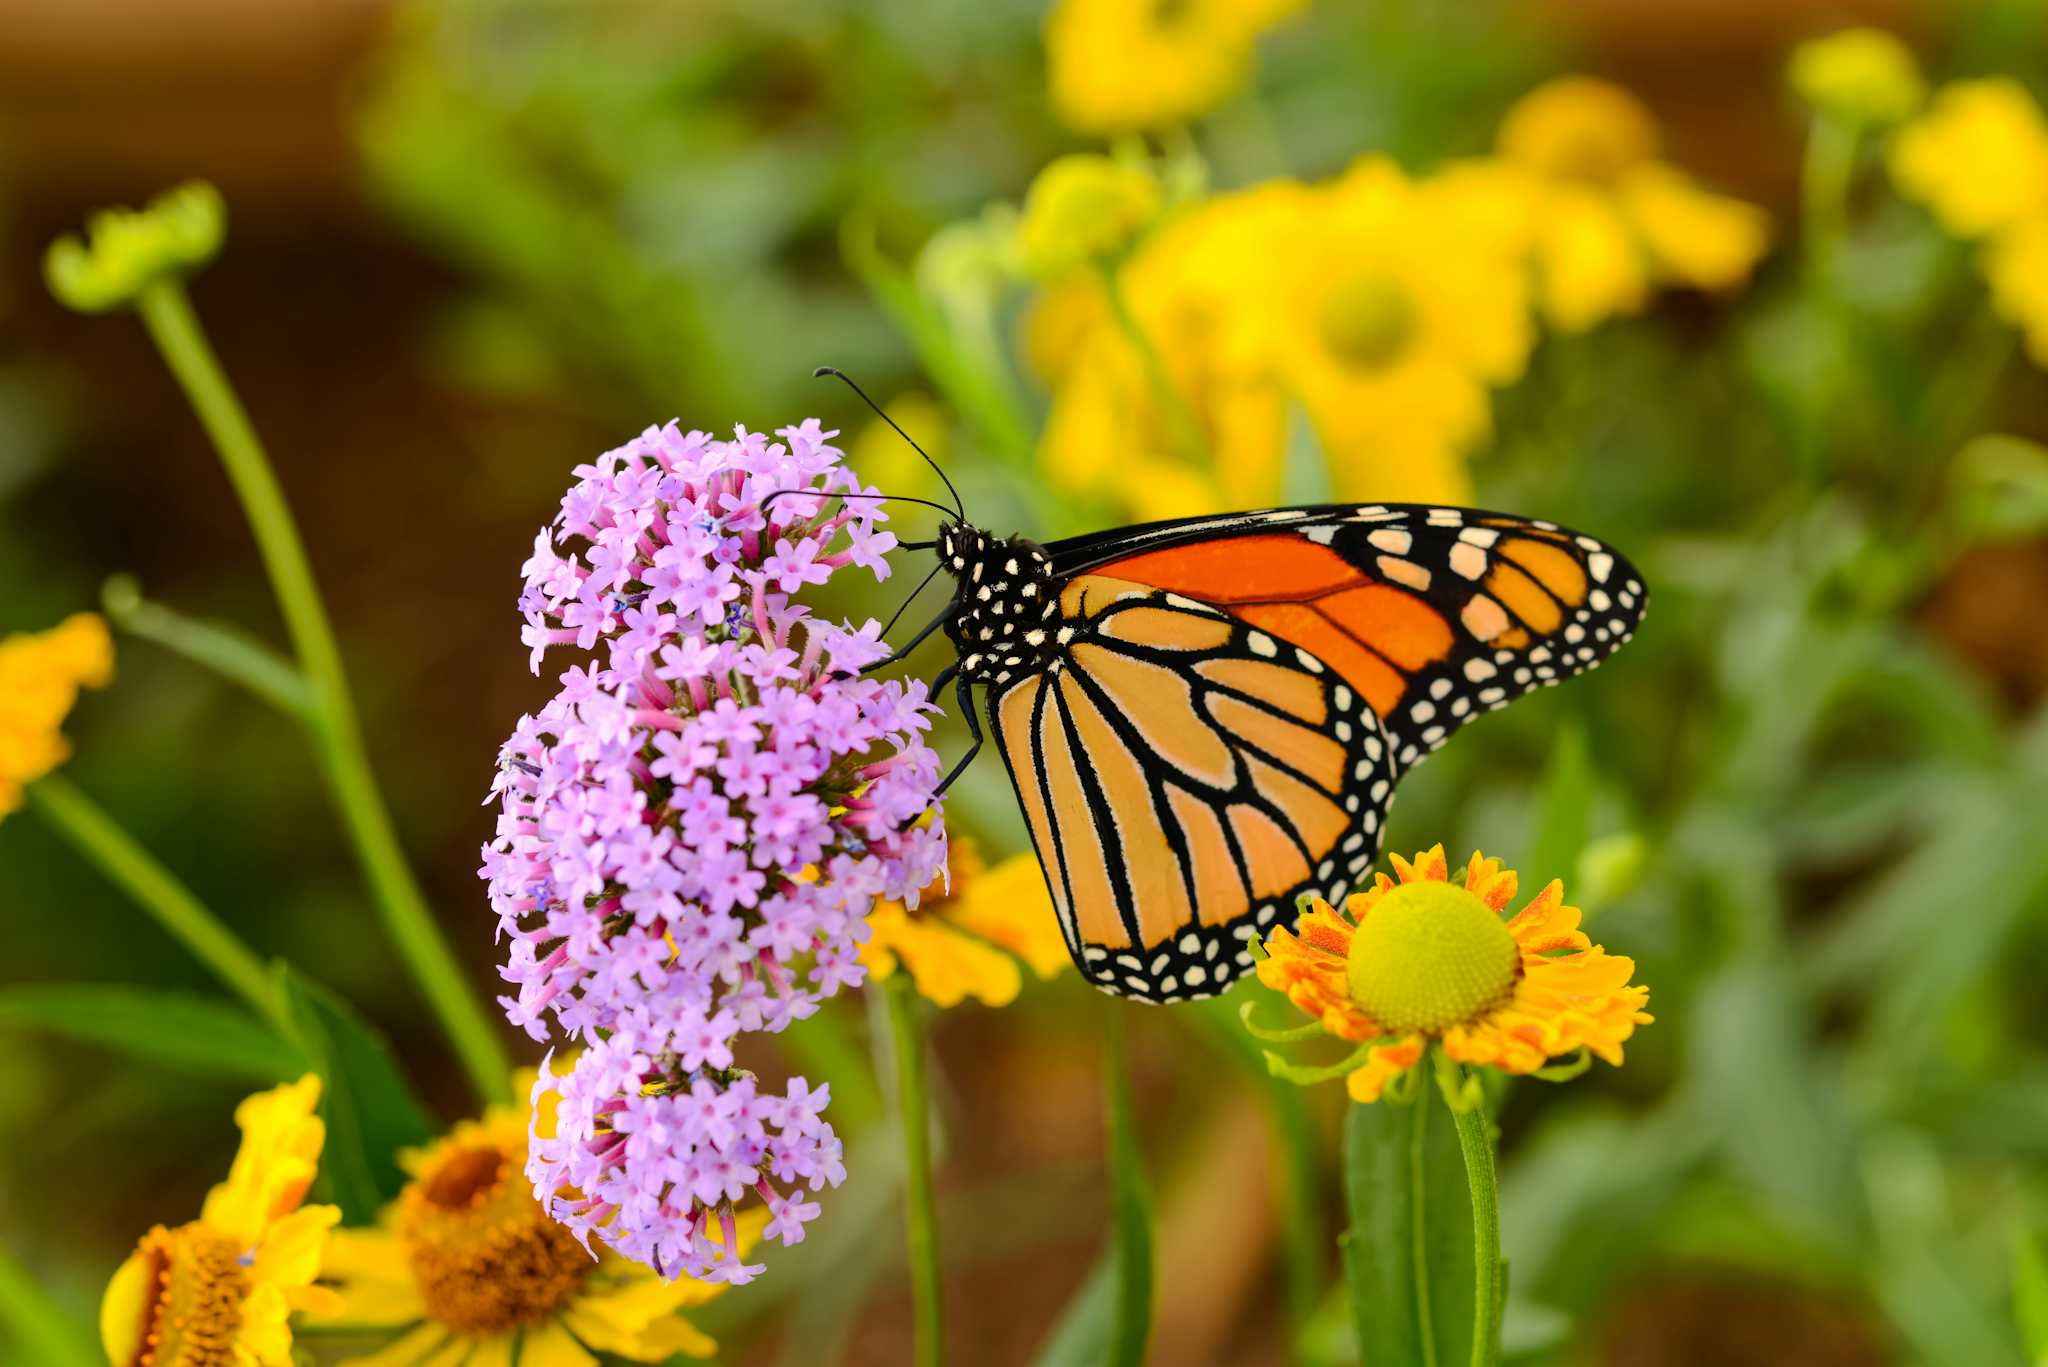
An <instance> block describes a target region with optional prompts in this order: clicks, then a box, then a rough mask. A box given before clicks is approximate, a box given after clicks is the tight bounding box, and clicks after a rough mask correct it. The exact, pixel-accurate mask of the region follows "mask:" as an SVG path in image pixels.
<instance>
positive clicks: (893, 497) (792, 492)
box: [761, 489, 956, 550]
mask: <svg viewBox="0 0 2048 1367" xmlns="http://www.w3.org/2000/svg"><path fill="white" fill-rule="evenodd" d="M800 497H809V498H841V499H846V498H877V499H882V500H884V501H886V502H890V503H920V504H923V505H924V506H925V507H927V508H936V509H937V510H938V511H940V512H942V513H944V514H946V515H947V516H948V517H952V516H955V515H956V514H955V513H954V511H953V509H951V508H948V507H947V506H946V505H945V504H943V503H934V502H932V501H931V500H930V499H928V498H914V497H912V496H911V495H909V494H858V493H856V494H844V493H838V492H836V491H835V492H827V491H826V490H824V489H777V490H776V491H775V492H774V493H772V494H770V495H768V497H766V498H764V499H762V500H761V507H762V508H763V509H766V508H768V507H770V506H771V505H772V504H774V502H775V500H776V499H778V498H800ZM899 544H901V545H903V546H904V547H905V548H906V549H908V550H929V549H931V547H933V546H935V545H937V544H938V543H937V542H935V541H932V542H927V541H914V542H902V543H899Z"/></svg>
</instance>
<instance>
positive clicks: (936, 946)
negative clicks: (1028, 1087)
mask: <svg viewBox="0 0 2048 1367" xmlns="http://www.w3.org/2000/svg"><path fill="white" fill-rule="evenodd" d="M947 864H948V873H947V875H946V876H945V877H942V878H940V879H939V880H938V881H936V882H934V883H933V884H932V885H931V886H930V887H929V888H926V889H925V891H924V895H923V896H922V897H920V898H919V899H918V905H917V908H916V910H914V911H913V910H909V909H906V908H905V907H904V906H903V904H902V903H900V902H877V903H876V904H875V909H874V910H873V911H872V912H870V913H868V938H867V941H866V942H865V943H863V944H862V945H861V947H860V961H861V963H862V964H864V965H866V967H867V970H868V973H869V974H870V975H871V976H872V977H873V978H874V979H875V980H876V981H878V982H880V981H885V980H886V979H888V978H890V977H891V976H893V975H894V974H895V972H896V970H897V968H898V967H899V966H900V967H901V968H903V969H904V970H905V971H906V972H908V973H909V974H910V977H911V981H913V982H915V983H916V984H917V990H918V991H919V992H921V993H923V994H924V995H925V996H926V997H928V998H930V999H931V1000H932V1001H933V1002H935V1003H937V1004H938V1005H939V1006H958V1005H959V1004H960V1003H961V1002H962V1001H963V1000H965V999H966V998H968V997H973V998H975V999H977V1000H979V1001H982V1002H985V1003H987V1004H988V1005H990V1006H1008V1005H1009V1004H1010V1003H1011V1002H1013V1001H1015V1000H1016V999H1017V993H1018V992H1019V991H1021V990H1022V989H1023V986H1024V978H1023V975H1022V974H1021V973H1020V972H1019V971H1018V969H1017V959H1022V960H1023V961H1024V962H1025V963H1027V964H1029V965H1030V966H1031V970H1032V972H1034V973H1036V974H1037V975H1038V976H1039V977H1041V978H1051V977H1052V976H1054V975H1055V974H1057V973H1058V972H1059V971H1060V969H1061V968H1062V967H1064V966H1065V965H1066V963H1067V946H1066V942H1065V941H1064V940H1063V939H1061V938H1060V928H1059V918H1058V917H1057V916H1056V915H1055V914H1054V912H1053V909H1052V897H1051V895H1050V894H1049V893H1047V892H1046V890H1045V877H1044V875H1043V874H1041V873H1040V872H1039V870H1038V859H1037V857H1036V856H1034V855H1030V854H1018V855H1012V856H1011V857H1010V858H1008V859H1005V860H1003V861H1002V862H1001V863H1000V864H997V865H996V866H995V867H994V868H988V867H986V866H985V865H984V864H983V862H982V859H981V854H980V851H979V850H977V849H976V848H975V845H974V842H973V841H971V840H968V839H966V838H964V837H956V838H955V839H954V840H953V843H952V846H951V849H950V850H949V851H948V855H947ZM948 880H950V883H951V886H950V888H949V887H948ZM1004 951H1008V952H1007V953H1005V952H1004ZM1012 955H1014V956H1016V957H1015V958H1012V957H1011V956H1012Z"/></svg>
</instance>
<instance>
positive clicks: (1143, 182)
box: [1018, 152, 1161, 278]
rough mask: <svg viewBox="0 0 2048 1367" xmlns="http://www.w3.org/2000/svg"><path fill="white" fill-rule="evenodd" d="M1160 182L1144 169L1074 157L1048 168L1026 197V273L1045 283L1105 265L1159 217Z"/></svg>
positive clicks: (1087, 155)
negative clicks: (1076, 270)
mask: <svg viewBox="0 0 2048 1367" xmlns="http://www.w3.org/2000/svg"><path fill="white" fill-rule="evenodd" d="M1160 198H1161V191H1160V184H1159V178H1158V177H1157V176H1155V175H1153V174H1152V172H1151V169H1150V168H1148V167H1146V166H1144V165H1143V164H1141V163H1137V162H1133V161H1128V160H1124V159H1122V158H1117V157H1105V156H1101V155H1099V154H1096V153H1093V152H1076V153H1072V154H1070V155H1068V156H1064V157H1057V158H1055V159H1053V160H1052V161H1051V162H1049V163H1047V165H1046V167H1045V169H1044V170H1042V171H1040V172H1039V173H1038V175H1037V177H1036V178H1035V179H1033V180H1032V182H1031V188H1030V190H1029V191H1028V192H1027V193H1026V194H1025V196H1024V217H1023V222H1022V224H1021V225H1020V226H1019V229H1018V238H1019V243H1020V246H1021V247H1022V249H1023V253H1024V261H1025V265H1026V268H1027V269H1028V270H1030V271H1031V272H1032V273H1033V274H1034V275H1038V276H1041V277H1045V278H1051V277H1054V276H1059V275H1063V274H1065V273H1066V272H1068V271H1070V270H1073V269H1074V268H1075V267H1077V266H1081V265H1085V264H1086V263H1088V262H1090V261H1099V260H1107V259H1108V258H1110V257H1113V256H1116V255H1118V254H1119V253H1121V252H1122V251H1123V250H1124V249H1125V248H1127V247H1129V246H1130V245H1131V244H1132V243H1133V242H1135V241H1136V240H1137V238H1138V235H1139V234H1140V233H1142V232H1143V231H1144V230H1145V228H1146V226H1147V225H1148V224H1150V223H1151V222H1152V219H1153V218H1154V217H1155V216H1156V215H1157V214H1158V213H1159V205H1160Z"/></svg>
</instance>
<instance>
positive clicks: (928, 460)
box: [811, 365, 967, 522]
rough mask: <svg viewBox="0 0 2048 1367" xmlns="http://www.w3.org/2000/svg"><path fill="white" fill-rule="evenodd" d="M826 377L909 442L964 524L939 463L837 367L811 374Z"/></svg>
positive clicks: (957, 499) (964, 510)
mask: <svg viewBox="0 0 2048 1367" xmlns="http://www.w3.org/2000/svg"><path fill="white" fill-rule="evenodd" d="M827 375H831V376H833V377H835V378H836V379H838V380H839V381H840V383H842V384H844V385H845V386H846V387H847V388H848V389H851V390H852V391H853V392H854V393H856V394H858V395H860V401H861V402H862V403H864V404H866V405H867V406H868V407H869V408H872V409H873V410H875V416H876V417H878V418H880V419H881V420H882V421H883V422H886V423H888V424H889V426H890V427H892V428H894V429H895V432H896V435H897V436H899V437H901V438H903V440H905V441H907V442H910V449H911V450H913V451H915V452H917V454H919V455H920V456H923V457H924V463H925V464H926V465H929V466H931V467H932V473H933V474H935V475H937V476H938V477H939V482H940V483H941V484H943V485H945V486H946V492H947V493H949V494H951V495H952V496H953V512H954V514H955V515H956V516H958V517H959V519H960V520H961V521H962V522H965V521H966V520H967V505H966V504H964V503H962V502H961V501H960V491H959V490H958V489H955V488H954V487H953V481H952V480H950V479H947V478H946V472H945V471H944V470H941V469H940V468H939V463H938V462H937V461H935V460H933V459H932V457H931V452H929V451H927V450H925V449H924V448H923V447H922V446H919V445H918V444H917V443H916V442H915V441H913V440H912V439H911V436H910V434H909V433H908V432H906V431H904V430H903V429H902V428H901V427H897V425H896V419H894V418H892V417H890V416H889V415H888V414H887V413H884V412H883V411H882V406H881V405H880V404H878V403H876V402H875V401H874V400H873V399H871V398H869V397H868V393H867V391H866V390H865V389H862V388H861V387H860V386H859V385H857V384H855V383H854V382H853V378H852V377H851V376H850V375H848V374H847V373H846V372H845V371H843V370H841V369H839V368H838V367H837V366H829V365H821V366H819V367H818V368H817V369H816V370H814V371H812V372H811V378H812V379H814V380H821V379H823V378H824V377H825V376H827Z"/></svg>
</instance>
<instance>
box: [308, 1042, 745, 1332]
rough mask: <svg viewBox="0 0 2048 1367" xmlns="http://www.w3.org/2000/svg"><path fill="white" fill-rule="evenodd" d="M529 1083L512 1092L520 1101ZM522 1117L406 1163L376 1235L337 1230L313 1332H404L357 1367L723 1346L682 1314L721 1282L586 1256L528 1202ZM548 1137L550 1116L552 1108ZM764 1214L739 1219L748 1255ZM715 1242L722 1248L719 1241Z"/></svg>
mask: <svg viewBox="0 0 2048 1367" xmlns="http://www.w3.org/2000/svg"><path fill="white" fill-rule="evenodd" d="M533 1078H534V1075H533V1074H532V1073H531V1072H528V1073H526V1074H524V1075H522V1076H521V1077H519V1078H518V1079H516V1080H515V1089H516V1090H517V1092H518V1094H519V1095H521V1096H528V1095H531V1093H532V1083H533ZM530 1113H531V1112H530V1109H529V1108H528V1107H526V1106H519V1107H514V1106H493V1107H491V1108H489V1109H488V1110H486V1111H485V1112H484V1115H483V1118H482V1119H481V1120H465V1121H463V1122H462V1123H460V1124H458V1125H457V1126H456V1127H455V1128H454V1129H453V1130H451V1131H450V1132H449V1133H448V1134H447V1135H446V1136H445V1137H444V1138H442V1139H441V1140H440V1141H439V1142H437V1143H435V1144H433V1145H431V1146H429V1147H428V1148H426V1149H423V1150H418V1151H415V1152H410V1153H407V1154H404V1155H402V1156H401V1159H400V1162H401V1163H402V1164H403V1166H404V1167H405V1170H406V1171H407V1172H408V1173H410V1174H411V1175H412V1180H411V1181H410V1182H408V1183H407V1184H406V1187H405V1190H404V1191H402V1192H400V1193H399V1196H398V1199H397V1200H396V1201H394V1202H392V1204H391V1205H390V1206H389V1207H388V1208H386V1210H385V1212H384V1217H383V1219H382V1220H381V1221H380V1223H379V1224H378V1226H377V1227H376V1228H375V1229H344V1230H339V1231H337V1232H336V1233H335V1234H334V1236H333V1238H332V1240H331V1241H330V1243H329V1246H328V1251H327V1257H326V1259H325V1261H324V1262H323V1263H322V1265H321V1277H322V1280H323V1281H325V1282H327V1283H328V1284H329V1285H331V1286H332V1287H333V1289H334V1292H335V1299H334V1303H333V1304H332V1305H331V1306H329V1307H326V1308H325V1309H324V1310H323V1311H322V1312H320V1313H319V1314H317V1315H313V1316H309V1317H308V1327H309V1328H311V1327H316V1326H317V1327H321V1328H359V1327H375V1328H387V1329H394V1330H402V1331H403V1332H402V1333H400V1334H399V1335H398V1337H397V1338H395V1339H394V1340H393V1341H392V1342H391V1343H389V1344H388V1345H386V1346H385V1347H384V1348H382V1349H380V1350H378V1351H376V1352H373V1353H370V1354H369V1355H367V1356H358V1357H350V1358H346V1359H343V1361H344V1362H345V1363H348V1364H353V1367H415V1364H423V1365H431V1367H441V1365H442V1364H446V1367H456V1364H461V1365H462V1367H512V1364H513V1362H514V1361H515V1360H516V1361H517V1362H518V1363H519V1364H520V1367H596V1365H597V1362H598V1359H597V1357H596V1356H595V1355H596V1354H598V1353H609V1354H612V1355H613V1356H616V1357H622V1358H625V1359H627V1360H629V1361H632V1362H660V1361H663V1360H664V1359H666V1358H668V1357H670V1356H672V1355H674V1354H677V1353H681V1354H684V1355H685V1356H688V1357H697V1358H702V1357H709V1356H710V1355H711V1354H712V1353H713V1352H715V1351H716V1349H717V1345H716V1344H715V1343H713V1342H712V1341H711V1339H710V1338H708V1337H706V1336H705V1335H704V1334H703V1333H702V1332H701V1331H700V1330H698V1329H697V1328H696V1327H695V1326H693V1325H691V1324H690V1323H689V1321H687V1320H685V1319H683V1318H682V1317H681V1315H680V1314H678V1313H677V1312H678V1311H681V1310H684V1309H687V1308H688V1307H690V1306H694V1305H702V1304H703V1303H704V1302H706V1301H709V1300H711V1299H713V1298H714V1297H716V1296H718V1295H720V1294H722V1293H723V1292H724V1290H725V1286H724V1284H723V1283H712V1282H700V1281H696V1280H693V1279H691V1278H689V1277H678V1278H676V1280H674V1281H672V1282H667V1281H663V1280H662V1279H661V1276H660V1274H658V1273H657V1272H655V1271H654V1270H653V1269H651V1268H648V1267H644V1266H642V1265H641V1264H639V1263H635V1262H630V1261H628V1260H626V1259H624V1258H620V1257H617V1256H616V1255H614V1254H612V1253H611V1252H609V1251H608V1250H600V1251H599V1252H598V1253H597V1254H596V1256H594V1257H593V1256H592V1255H591V1253H589V1252H587V1251H586V1250H585V1249H584V1248H583V1246H582V1245H581V1244H579V1243H578V1242H577V1241H576V1236H575V1235H573V1234H571V1233H570V1232H569V1231H568V1230H567V1229H566V1228H564V1227H563V1226H562V1225H560V1224H557V1223H556V1222H555V1221H554V1220H552V1219H550V1218H549V1217H548V1215H547V1213H546V1212H545V1211H543V1210H542V1209H541V1207H540V1203H539V1202H537V1201H535V1200H534V1199H533V1189H532V1187H531V1186H530V1185H529V1184H528V1182H527V1180H526V1145H527V1129H528V1117H529V1115H530ZM541 1122H542V1128H541V1133H543V1134H546V1133H547V1132H548V1128H547V1127H548V1126H550V1125H551V1124H552V1116H551V1114H549V1113H548V1111H547V1110H546V1108H545V1106H544V1107H543V1112H542V1116H541ZM766 1220H767V1211H766V1210H765V1209H762V1208H759V1207H756V1208H755V1209H753V1210H752V1211H749V1212H747V1213H745V1214H742V1215H741V1216H740V1219H739V1242H740V1246H741V1251H742V1252H744V1251H745V1249H746V1248H747V1247H748V1246H749V1245H751V1244H752V1243H753V1242H754V1241H755V1240H756V1239H757V1238H758V1237H759V1236H760V1232H761V1226H762V1225H763V1224H764V1223H765V1222H766ZM713 1238H714V1241H715V1240H716V1236H715V1235H714V1236H713Z"/></svg>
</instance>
